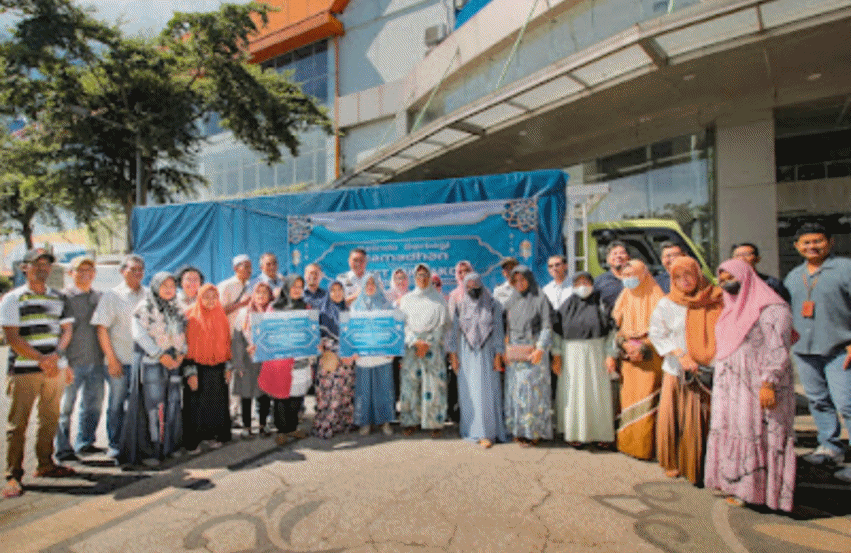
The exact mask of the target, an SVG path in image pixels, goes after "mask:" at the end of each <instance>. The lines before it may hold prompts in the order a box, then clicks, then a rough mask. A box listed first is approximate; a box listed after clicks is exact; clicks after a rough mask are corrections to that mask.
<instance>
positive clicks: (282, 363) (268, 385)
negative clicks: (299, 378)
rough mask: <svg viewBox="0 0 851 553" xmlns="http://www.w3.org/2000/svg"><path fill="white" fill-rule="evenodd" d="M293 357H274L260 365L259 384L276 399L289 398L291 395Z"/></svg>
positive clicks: (267, 393)
mask: <svg viewBox="0 0 851 553" xmlns="http://www.w3.org/2000/svg"><path fill="white" fill-rule="evenodd" d="M294 364H295V361H293V360H292V359H274V360H272V361H263V365H262V366H261V367H260V376H258V377H257V386H258V387H259V388H260V389H261V390H262V391H263V393H265V394H266V395H268V396H271V397H273V398H275V399H287V398H288V397H290V388H291V387H292V383H293V365H294Z"/></svg>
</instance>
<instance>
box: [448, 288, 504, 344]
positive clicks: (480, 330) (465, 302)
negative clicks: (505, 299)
mask: <svg viewBox="0 0 851 553" xmlns="http://www.w3.org/2000/svg"><path fill="white" fill-rule="evenodd" d="M470 282H472V283H474V284H475V285H476V287H477V288H480V289H481V290H482V295H481V296H479V298H478V299H473V297H472V296H470V294H469V293H468V292H467V284H468V283H470ZM461 286H463V289H462V290H463V291H462V292H461V299H460V301H459V302H458V326H460V327H461V332H463V333H464V336H466V338H467V342H469V344H470V346H472V347H473V348H474V349H481V348H482V346H483V345H484V344H485V342H486V341H487V340H488V338H489V337H490V335H491V333H492V332H493V325H494V320H493V297H492V296H491V293H490V291H489V290H488V289H487V288H485V287H484V286H483V285H482V278H481V277H480V276H479V274H478V273H469V274H468V275H467V276H465V277H464V282H462V283H461ZM500 322H502V321H500Z"/></svg>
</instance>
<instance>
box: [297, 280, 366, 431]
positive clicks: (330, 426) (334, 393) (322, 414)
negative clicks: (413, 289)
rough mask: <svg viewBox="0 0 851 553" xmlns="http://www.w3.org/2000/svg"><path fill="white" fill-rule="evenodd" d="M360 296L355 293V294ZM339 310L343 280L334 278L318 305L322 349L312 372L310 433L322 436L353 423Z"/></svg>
mask: <svg viewBox="0 0 851 553" xmlns="http://www.w3.org/2000/svg"><path fill="white" fill-rule="evenodd" d="M365 288H367V286H365ZM373 288H374V285H373ZM362 296H363V294H359V295H358V298H360V297H362ZM382 298H383V296H382ZM343 311H346V297H345V293H344V291H343V283H342V282H340V281H334V282H332V283H331V286H329V287H328V294H327V295H326V296H325V298H324V299H323V300H322V304H321V306H320V308H319V331H320V332H321V334H322V342H321V346H320V347H321V348H322V350H323V351H322V355H320V356H319V363H318V370H317V375H316V416H315V417H313V430H312V433H313V435H314V436H318V437H320V438H323V439H328V438H331V437H332V436H334V434H341V433H344V432H348V431H349V430H350V429H351V427H352V424H353V423H354V410H355V408H354V386H355V372H354V369H352V360H351V359H341V358H340V357H339V352H340V313H342V312H343Z"/></svg>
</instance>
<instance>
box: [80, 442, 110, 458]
mask: <svg viewBox="0 0 851 553" xmlns="http://www.w3.org/2000/svg"><path fill="white" fill-rule="evenodd" d="M104 451H105V450H104V448H102V447H98V446H96V445H95V444H89V445H87V446H85V447H81V448H80V449H78V450H77V453H83V454H85V455H92V454H94V453H103V452H104Z"/></svg>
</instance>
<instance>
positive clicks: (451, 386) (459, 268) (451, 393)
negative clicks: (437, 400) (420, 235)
mask: <svg viewBox="0 0 851 553" xmlns="http://www.w3.org/2000/svg"><path fill="white" fill-rule="evenodd" d="M472 272H473V265H471V264H470V262H469V261H467V260H466V259H464V260H461V261H459V262H458V263H456V264H455V283H456V286H455V288H453V289H452V291H451V292H449V295H448V296H447V297H446V302H447V304H448V306H449V317H450V325H451V324H452V323H451V320H454V318H455V312H456V311H457V309H458V303H459V302H460V301H461V300H462V299H463V298H464V296H466V295H467V290H466V288H465V287H464V277H466V276H467V275H468V274H470V273H472ZM458 393H459V392H458V375H457V374H456V372H455V371H454V370H452V366H451V364H450V362H449V359H448V358H447V360H446V404H447V406H448V412H447V415H448V416H449V420H451V421H452V422H455V423H459V422H461V403H460V402H459V397H458Z"/></svg>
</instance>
